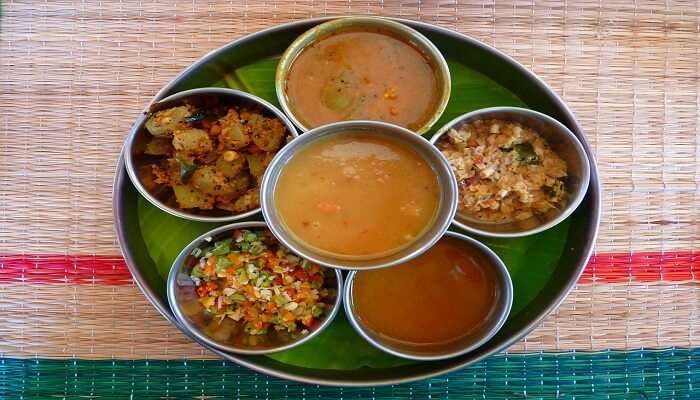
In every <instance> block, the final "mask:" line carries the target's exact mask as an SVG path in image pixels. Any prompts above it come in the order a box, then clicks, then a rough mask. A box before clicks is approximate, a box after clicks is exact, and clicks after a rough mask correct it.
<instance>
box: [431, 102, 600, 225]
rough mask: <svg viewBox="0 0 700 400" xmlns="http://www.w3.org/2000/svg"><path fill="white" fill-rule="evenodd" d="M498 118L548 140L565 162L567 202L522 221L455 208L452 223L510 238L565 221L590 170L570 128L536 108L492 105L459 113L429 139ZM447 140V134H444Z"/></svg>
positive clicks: (585, 185)
mask: <svg viewBox="0 0 700 400" xmlns="http://www.w3.org/2000/svg"><path fill="white" fill-rule="evenodd" d="M488 118H494V119H501V120H505V121H513V122H518V123H520V124H521V125H523V126H526V127H529V128H531V129H533V130H535V131H536V132H537V133H539V134H540V135H541V136H542V137H543V138H544V139H546V140H547V143H548V144H549V146H550V147H551V148H552V150H554V152H555V153H557V154H558V155H559V156H560V157H561V158H562V159H563V160H564V161H565V162H566V165H567V170H568V174H569V176H568V178H567V180H566V189H567V192H568V194H569V195H568V202H567V204H566V207H564V208H563V209H562V210H559V211H557V210H553V212H551V213H547V214H545V215H540V216H533V217H531V218H529V219H526V220H523V221H513V222H507V223H489V222H483V221H479V220H478V219H476V218H471V217H469V216H466V215H463V214H460V213H459V210H458V211H457V214H456V215H455V220H454V223H455V225H457V226H459V227H460V228H462V229H464V230H466V231H469V232H472V233H475V234H478V235H483V236H490V237H501V238H513V237H522V236H528V235H533V234H535V233H539V232H542V231H544V230H547V229H549V228H551V227H553V226H555V225H557V224H558V223H560V222H562V221H563V220H565V219H566V218H567V217H568V216H569V215H571V213H573V212H574V210H576V207H578V206H579V204H581V201H583V198H584V196H585V195H586V190H588V182H589V180H590V176H591V171H590V165H589V162H588V157H587V156H586V152H585V150H584V149H583V146H582V145H581V142H579V140H578V139H577V138H576V135H574V134H573V133H572V132H571V131H570V130H569V128H567V127H566V126H564V124H562V123H561V122H559V121H557V120H556V119H554V118H552V117H550V116H548V115H545V114H542V113H540V112H537V111H533V110H529V109H525V108H518V107H493V108H484V109H481V110H476V111H472V112H470V113H467V114H464V115H461V116H459V117H457V118H455V119H453V120H452V121H450V122H448V123H447V124H446V125H445V126H443V127H442V128H440V130H439V131H438V132H437V133H436V134H435V135H434V136H433V137H432V138H431V139H430V142H431V143H433V144H434V145H437V144H438V142H439V141H440V139H441V138H442V137H443V135H444V134H445V133H447V132H448V131H449V130H450V129H452V128H458V127H459V126H461V125H463V124H465V123H469V122H471V121H475V120H479V119H488ZM445 139H446V137H445Z"/></svg>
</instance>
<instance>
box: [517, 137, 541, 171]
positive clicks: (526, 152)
mask: <svg viewBox="0 0 700 400" xmlns="http://www.w3.org/2000/svg"><path fill="white" fill-rule="evenodd" d="M515 152H516V153H517V155H518V156H517V159H518V161H519V162H520V163H521V164H526V165H530V164H537V163H538V162H539V161H540V158H539V157H537V154H536V153H535V149H534V148H533V147H532V144H530V143H528V142H523V143H518V144H516V145H515Z"/></svg>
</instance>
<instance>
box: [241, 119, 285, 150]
mask: <svg viewBox="0 0 700 400" xmlns="http://www.w3.org/2000/svg"><path fill="white" fill-rule="evenodd" d="M248 126H249V127H250V129H251V131H252V132H253V143H255V145H256V146H258V147H259V148H260V149H261V150H263V151H276V150H277V149H279V148H280V147H281V146H282V143H283V142H284V136H285V134H286V133H287V128H286V127H285V126H284V124H282V121H280V120H279V119H277V118H274V119H273V118H267V117H264V116H262V115H260V114H251V116H250V119H249V120H248Z"/></svg>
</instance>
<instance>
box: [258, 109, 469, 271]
mask: <svg viewBox="0 0 700 400" xmlns="http://www.w3.org/2000/svg"><path fill="white" fill-rule="evenodd" d="M456 201H457V185H456V180H455V178H454V174H453V172H452V170H451V169H450V167H449V164H448V163H447V160H446V159H445V157H444V156H443V155H442V154H441V153H440V152H439V151H438V150H437V148H436V147H435V146H432V145H431V144H430V143H429V142H428V141H427V140H426V139H425V138H423V137H422V136H419V135H416V134H415V133H413V132H411V131H409V130H408V129H405V128H402V127H400V126H396V125H392V124H388V123H384V122H378V121H345V122H337V123H334V124H329V125H324V126H322V127H319V128H316V129H313V130H311V131H309V132H307V133H305V134H304V135H302V136H300V137H299V138H297V139H296V140H293V141H292V142H290V143H289V144H288V145H287V146H285V147H284V148H283V149H282V150H281V151H280V152H279V153H278V154H277V155H276V156H275V158H274V159H273V160H272V162H271V163H270V165H269V166H268V169H267V170H266V173H265V175H264V176H263V180H262V186H261V206H262V211H263V216H264V217H265V221H267V223H268V225H269V226H270V230H271V231H272V233H273V234H274V235H275V236H276V237H277V238H278V239H279V240H280V241H281V242H282V243H284V245H285V246H287V247H289V248H290V249H292V250H293V251H294V252H296V253H297V254H299V255H300V256H302V257H304V258H306V259H308V260H310V261H313V262H316V263H319V264H321V265H324V266H327V267H333V268H342V269H365V268H381V267H388V266H391V265H395V264H398V263H401V262H404V261H407V260H409V259H411V258H413V257H415V256H417V255H418V254H420V253H422V252H424V251H425V250H427V249H428V248H429V247H430V246H432V245H433V244H434V243H435V242H437V240H438V239H440V237H441V236H442V235H443V234H444V232H445V231H446V230H447V228H448V227H449V225H450V223H451V221H452V219H453V217H454V214H455V212H456V207H457V203H456Z"/></svg>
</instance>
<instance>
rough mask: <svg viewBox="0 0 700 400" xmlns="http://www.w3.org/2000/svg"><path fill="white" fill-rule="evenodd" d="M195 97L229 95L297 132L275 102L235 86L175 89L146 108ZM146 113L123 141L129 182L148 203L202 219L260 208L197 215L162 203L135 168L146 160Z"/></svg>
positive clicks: (212, 219)
mask: <svg viewBox="0 0 700 400" xmlns="http://www.w3.org/2000/svg"><path fill="white" fill-rule="evenodd" d="M195 97H196V98H205V97H228V98H230V99H231V100H233V102H235V103H236V104H241V105H253V106H257V107H260V108H261V109H262V110H264V111H265V112H266V113H268V114H269V115H274V116H276V117H277V118H279V119H280V121H282V123H283V124H284V125H285V126H286V127H287V130H288V131H289V134H290V135H292V137H297V136H298V135H299V134H298V133H297V130H296V128H295V127H294V124H292V122H291V121H290V120H289V119H287V117H286V116H285V115H284V113H282V111H280V110H278V109H277V108H276V107H275V106H273V105H272V104H270V103H268V102H267V101H265V100H263V99H261V98H260V97H257V96H254V95H252V94H250V93H246V92H241V91H239V90H234V89H227V88H218V87H209V88H198V89H191V90H185V91H182V92H178V93H175V94H173V95H171V96H168V97H166V98H164V99H163V100H160V101H158V102H155V103H153V104H151V106H150V107H149V112H154V111H157V110H162V109H164V108H168V107H174V106H178V105H180V104H182V102H183V101H185V100H187V99H192V98H195ZM147 117H148V112H144V113H143V114H142V116H141V118H139V119H138V120H137V126H135V127H134V128H132V130H131V134H130V135H129V137H127V139H126V143H125V144H124V164H125V165H126V171H127V173H128V174H129V178H130V179H131V182H132V183H133V184H134V186H135V187H136V189H137V190H138V191H139V193H141V195H142V196H143V197H145V198H146V199H147V200H148V201H149V202H151V204H153V205H154V206H156V207H158V208H160V209H161V210H163V211H165V212H167V213H169V214H172V215H174V216H176V217H180V218H185V219H189V220H193V221H203V222H233V221H238V220H241V219H244V218H247V217H250V216H251V215H254V214H257V213H258V212H259V211H260V208H259V207H258V208H256V209H253V210H250V211H247V212H244V213H240V214H231V215H226V214H224V215H220V216H212V215H200V214H195V213H194V212H188V211H184V210H179V209H176V208H173V207H170V206H169V205H167V204H165V203H164V202H163V201H162V199H160V198H159V197H158V196H156V195H154V194H153V193H151V192H149V191H148V190H147V189H146V188H145V187H144V185H143V183H142V182H141V178H140V177H139V174H138V172H137V171H138V168H139V167H141V166H142V165H144V164H147V163H148V162H147V160H144V157H143V155H142V154H141V151H140V150H139V148H140V147H141V146H140V145H139V144H142V143H143V142H144V141H145V140H146V138H147V137H148V135H149V133H148V132H147V131H146V129H145V125H146V121H147V120H148V118H147Z"/></svg>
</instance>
